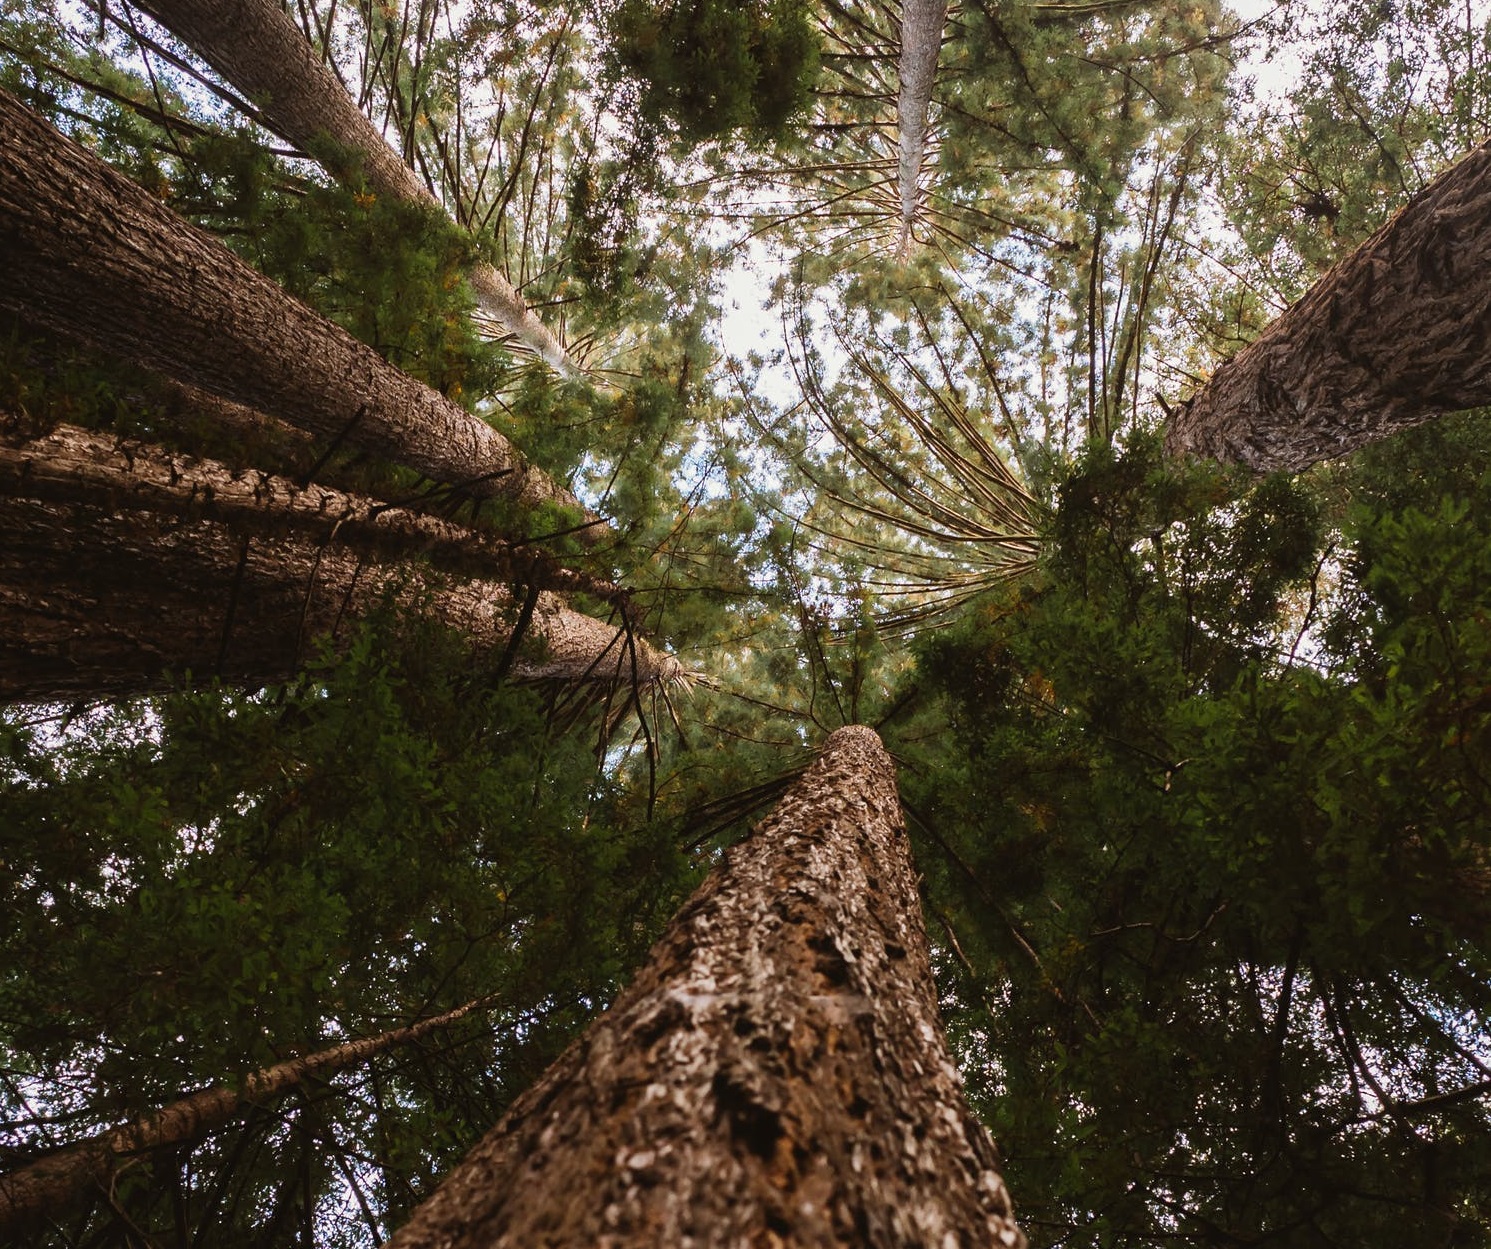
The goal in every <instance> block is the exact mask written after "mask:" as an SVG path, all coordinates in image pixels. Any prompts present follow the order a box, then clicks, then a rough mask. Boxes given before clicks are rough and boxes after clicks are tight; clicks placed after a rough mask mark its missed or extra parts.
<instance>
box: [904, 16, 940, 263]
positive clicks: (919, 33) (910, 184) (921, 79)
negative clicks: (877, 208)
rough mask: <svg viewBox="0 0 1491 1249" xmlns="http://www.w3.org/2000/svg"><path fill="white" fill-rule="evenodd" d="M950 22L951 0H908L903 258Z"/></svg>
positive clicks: (907, 248) (908, 244) (913, 217)
mask: <svg viewBox="0 0 1491 1249" xmlns="http://www.w3.org/2000/svg"><path fill="white" fill-rule="evenodd" d="M946 21H947V0H902V3H901V59H900V62H899V66H898V72H899V76H900V92H899V94H898V95H897V97H896V134H897V160H896V187H897V190H898V191H899V194H900V201H901V233H900V238H899V239H898V241H897V243H896V254H897V256H898V258H899V259H900V260H901V261H903V262H904V261H905V260H906V258H907V257H908V256H909V255H910V254H911V242H912V238H911V227H912V225H913V224H914V223H915V221H916V210H917V207H918V203H917V201H918V199H919V198H920V188H919V185H918V183H919V181H920V178H921V172H922V160H923V157H924V156H925V154H926V147H927V113H928V110H929V109H930V108H931V104H932V83H933V80H934V79H935V78H936V77H937V57H938V54H939V53H940V52H941V51H942V27H943V25H944V23H945V22H946Z"/></svg>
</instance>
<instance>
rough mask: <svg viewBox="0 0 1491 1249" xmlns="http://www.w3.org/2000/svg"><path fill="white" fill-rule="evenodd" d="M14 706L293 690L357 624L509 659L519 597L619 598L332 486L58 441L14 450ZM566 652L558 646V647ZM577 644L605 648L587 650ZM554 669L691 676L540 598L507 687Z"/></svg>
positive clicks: (66, 435)
mask: <svg viewBox="0 0 1491 1249" xmlns="http://www.w3.org/2000/svg"><path fill="white" fill-rule="evenodd" d="M0 527H3V532H4V533H5V535H6V541H5V542H4V543H3V544H0V638H3V643H0V700H4V701H56V700H70V699H76V698H95V697H109V696H116V697H120V696H130V695H135V694H144V693H150V692H152V691H156V690H161V689H165V688H168V687H170V686H171V685H172V684H174V683H175V682H176V681H178V680H180V679H181V678H183V677H185V676H186V675H187V674H191V675H192V676H194V677H196V678H199V679H201V678H211V677H214V676H217V677H221V678H222V679H223V680H225V681H227V682H229V683H232V684H244V685H263V684H268V683H271V682H275V681H282V680H286V679H288V678H289V677H291V676H293V675H294V674H295V672H297V671H298V670H299V669H300V667H301V666H302V664H303V663H304V662H305V660H306V659H307V658H308V657H310V656H312V655H314V653H315V650H316V644H317V642H318V640H320V639H324V638H329V639H331V640H332V641H333V643H334V642H335V640H336V639H337V638H338V636H344V635H345V633H346V632H347V630H348V627H349V625H350V623H351V622H352V621H354V620H356V619H358V618H360V617H364V616H367V615H369V614H370V613H373V612H376V611H378V610H379V609H380V608H383V607H384V606H386V605H388V604H389V603H393V604H394V605H396V606H398V607H399V608H400V609H401V610H410V611H419V610H423V611H429V612H432V613H434V614H436V615H437V616H438V617H439V618H440V619H441V620H442V621H444V622H445V623H447V624H449V625H451V626H452V627H454V628H456V629H458V630H460V631H461V632H463V633H464V634H466V635H467V637H468V638H469V639H470V641H471V644H472V646H473V648H474V651H475V652H476V654H477V655H478V656H485V657H486V658H487V659H489V660H492V661H494V662H495V661H500V660H504V659H505V658H507V657H508V650H509V643H510V641H511V640H512V635H513V629H514V624H515V622H516V621H517V619H518V617H519V605H518V603H517V602H516V601H515V599H514V595H513V593H512V591H511V590H510V589H509V588H508V587H507V585H505V584H503V583H501V582H498V581H492V580H473V581H462V580H455V579H453V578H450V577H442V576H441V575H439V574H438V573H437V572H436V571H435V570H434V569H432V568H431V567H430V566H429V564H430V563H434V564H437V565H440V566H443V567H445V568H447V569H455V570H458V571H462V572H469V571H471V570H473V569H479V570H481V571H484V572H485V574H486V576H487V577H491V576H492V575H493V572H494V570H498V569H500V570H501V571H502V572H503V574H504V575H505V576H509V577H512V578H513V579H514V580H518V581H523V582H525V583H526V584H529V585H542V584H544V583H545V579H547V580H548V582H549V583H550V584H557V585H560V586H566V587H572V588H576V589H585V590H590V591H606V590H611V589H612V587H608V586H606V585H604V584H601V583H595V582H593V581H590V580H589V579H587V578H584V577H583V576H582V575H581V574H577V573H573V572H568V571H567V570H564V569H559V568H556V567H554V566H553V565H552V564H550V563H548V562H547V561H546V560H545V559H544V557H542V556H541V555H538V554H536V553H532V552H530V551H528V550H527V549H526V548H519V549H516V550H514V549H513V548H510V547H508V546H507V545H506V544H503V543H500V542H498V541H496V540H495V539H491V538H489V537H488V536H486V535H482V534H478V533H474V532H472V531H470V530H466V529H463V528H461V527H459V526H455V525H451V524H448V523H446V522H443V521H439V520H436V519H434V518H431V517H427V516H418V515H414V514H410V513H401V512H399V511H398V510H397V509H391V508H388V507H387V506H386V505H382V504H376V503H373V502H371V501H369V500H366V499H360V498H357V497H356V496H351V495H346V494H343V493H342V492H340V491H335V490H329V489H326V488H323V487H317V486H312V487H305V488H302V487H299V486H296V485H295V484H294V483H292V482H288V481H286V480H284V479H283V478H275V477H271V476H269V475H267V474H263V473H259V472H254V471H241V470H240V471H234V470H230V469H228V468H226V467H225V466H223V465H221V464H216V463H214V462H213V461H210V460H201V459H196V458H193V457H188V456H179V455H173V454H170V453H167V452H164V451H162V450H160V449H159V448H154V447H149V446H145V445H141V444H136V443H128V442H119V441H117V440H112V439H110V438H108V437H106V436H102V435H98V434H92V433H89V432H88V431H83V430H74V429H68V428H66V427H63V428H61V429H59V430H57V431H54V432H53V433H52V434H51V435H49V436H48V437H46V438H42V439H35V440H31V441H29V442H25V443H19V442H16V441H15V440H13V439H12V440H10V441H9V442H8V443H0ZM551 642H552V645H551ZM582 643H583V644H584V645H588V646H589V647H590V650H589V651H588V652H587V651H584V650H583V649H582ZM556 657H557V658H559V659H564V660H567V661H569V663H570V666H571V669H578V671H575V672H574V674H573V677H572V679H574V680H584V681H587V682H593V683H596V684H598V685H601V686H609V685H612V684H616V685H630V684H631V683H632V681H633V679H634V675H635V680H636V681H637V682H639V683H641V684H648V683H651V682H655V681H664V680H675V679H677V677H678V675H679V672H680V666H679V664H678V661H677V660H676V659H673V658H672V657H671V656H668V655H665V654H663V653H661V652H659V651H657V650H656V649H655V648H654V647H652V646H650V645H649V644H648V643H647V642H646V641H645V640H643V639H641V638H635V637H633V638H630V639H628V637H627V636H626V633H625V631H624V630H623V629H621V628H618V627H616V626H612V625H606V624H603V623H602V622H600V621H598V620H595V619H593V618H591V617H588V616H584V615H581V614H580V613H578V612H575V611H573V610H571V609H570V608H569V607H568V606H566V605H565V603H564V601H563V600H562V599H561V598H559V597H558V596H557V595H556V594H554V593H553V592H551V591H548V590H545V591H543V592H542V593H540V594H539V595H538V598H537V602H536V604H535V609H534V611H533V613H532V619H531V621H530V622H529V624H528V626H527V628H526V630H525V631H524V635H523V638H522V639H520V646H519V648H518V650H517V652H516V654H515V655H514V656H512V657H511V663H512V667H511V670H510V672H511V675H512V676H514V677H517V678H525V677H526V678H529V679H543V678H548V677H551V676H553V675H555V674H554V673H551V672H550V670H549V669H550V666H551V664H552V663H553V662H555V660H556Z"/></svg>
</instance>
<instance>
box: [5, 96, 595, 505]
mask: <svg viewBox="0 0 1491 1249" xmlns="http://www.w3.org/2000/svg"><path fill="white" fill-rule="evenodd" d="M0 308H5V309H8V310H10V311H13V312H17V313H19V314H21V315H22V316H24V317H27V318H29V319H31V320H32V321H35V322H37V323H39V324H41V325H44V326H46V327H48V328H50V329H52V330H55V331H57V332H58V333H61V334H64V335H67V336H69V337H72V338H79V339H83V340H85V341H88V342H91V343H93V344H95V345H96V346H99V347H102V348H104V349H105V350H107V351H111V352H114V353H115V354H117V355H120V356H122V357H124V358H125V359H128V360H131V361H134V362H136V363H139V364H142V365H144V366H146V367H148V368H152V369H156V370H158V371H160V372H162V373H164V374H166V375H167V376H169V377H172V378H174V379H175V380H177V381H180V382H184V383H186V384H188V385H192V386H196V387H199V388H200V389H202V390H205V391H208V392H209V393H211V394H214V395H218V396H221V397H222V398H224V399H229V400H232V401H233V402H234V403H238V404H242V405H244V406H246V407H249V408H253V409H256V410H258V411H261V412H265V413H268V414H269V415H271V416H276V417H279V418H281V419H283V420H285V421H287V422H289V423H290V424H292V425H296V426H299V427H300V428H302V429H305V430H307V431H309V432H311V433H314V434H316V435H318V436H321V437H325V438H342V439H344V440H345V441H346V442H347V443H349V444H350V445H354V446H358V447H361V448H363V449H365V450H368V451H371V452H373V453H375V454H377V455H380V456H384V457H386V458H388V459H391V460H394V461H397V462H399V463H403V464H407V465H409V466H410V467H411V468H414V469H417V470H418V471H419V472H421V473H424V474H426V475H427V476H429V477H432V478H434V479H436V480H437V481H444V482H451V483H459V484H461V485H462V486H463V487H464V488H466V489H467V490H469V491H470V492H471V493H473V494H476V495H478V496H489V495H499V494H500V495H505V496H508V497H512V498H515V499H517V500H519V501H521V502H523V503H526V504H535V503H542V502H547V501H554V502H559V503H563V504H567V505H570V506H578V504H576V502H575V500H574V498H573V496H572V495H570V494H569V493H568V492H567V491H564V490H562V489H560V488H559V487H558V486H556V485H555V484H554V483H553V482H552V481H550V480H549V479H548V477H546V476H545V475H544V474H543V473H542V472H541V471H540V470H538V469H535V468H532V467H529V466H527V465H525V464H524V463H523V461H522V459H521V457H520V456H519V455H518V453H517V451H516V450H515V449H514V448H513V446H512V445H511V444H510V443H509V442H508V441H507V439H505V438H504V437H503V436H502V435H501V434H499V433H498V432H497V431H496V430H494V429H493V428H492V427H491V426H489V425H487V424H485V423H484V422H483V421H480V420H478V419H477V418H476V417H474V416H472V415H471V414H470V413H469V412H467V411H465V410H464V409H463V408H461V407H459V406H458V405H456V404H454V403H452V402H451V401H450V400H448V399H446V398H445V397H444V396H443V395H440V394H438V393H436V392H435V391H433V390H431V389H430V388H429V387H428V386H424V385H421V384H420V383H419V382H416V381H415V380H414V379H413V378H411V377H409V376H407V375H406V374H404V373H401V372H400V371H399V370H398V369H396V368H394V367H393V366H392V365H391V364H389V363H387V362H386V361H385V360H383V359H382V357H380V356H379V355H378V353H377V352H375V351H374V350H373V349H372V348H371V347H368V346H367V345H366V344H364V343H360V342H358V341H357V339H355V338H353V337H352V335H351V334H349V333H347V332H346V331H345V330H343V329H341V328H340V327H339V326H336V325H334V324H332V323H331V322H330V321H328V320H326V319H325V318H324V317H321V316H319V315H318V314H316V313H315V312H313V311H312V310H311V309H309V308H307V307H306V306H305V305H304V304H302V303H300V302H299V301H298V300H296V299H293V298H292V297H291V296H289V295H288V294H286V293H285V291H284V290H282V289H281V288H280V287H279V286H277V285H276V284H275V283H274V282H272V281H270V280H269V279H268V278H266V277H264V276H263V275H262V274H260V273H258V272H256V271H255V270H254V269H252V268H251V267H250V266H248V265H247V264H245V263H244V262H243V261H241V260H239V259H238V257H236V256H234V255H233V253H232V252H230V251H229V250H228V249H227V248H226V247H224V246H223V245H222V244H221V243H219V242H218V241H217V240H216V239H213V238H212V237H211V236H209V235H207V234H205V233H203V232H202V231H200V230H197V229H195V228H193V227H192V226H190V225H188V224H187V223H186V222H184V221H182V220H181V219H180V218H179V217H177V216H176V215H175V214H174V213H172V212H171V211H170V210H169V209H167V208H166V207H164V206H163V205H162V204H161V203H160V202H159V201H158V200H156V199H155V197H154V196H152V195H150V194H149V193H148V192H147V191H145V190H144V189H143V188H142V187H140V186H138V185H136V184H135V183H133V182H131V181H130V180H129V179H127V178H125V177H123V176H122V175H120V174H118V173H115V172H114V171H113V170H112V169H110V168H109V167H108V166H107V165H105V164H104V163H103V162H102V161H100V160H99V159H98V158H97V157H95V156H93V155H92V154H91V153H89V152H88V151H86V150H85V149H84V148H82V147H80V146H79V145H78V144H76V143H74V142H72V141H71V140H69V139H67V138H64V137H63V136H62V135H60V134H58V133H57V131H56V130H54V129H53V128H52V127H51V126H49V125H47V124H46V122H44V121H42V120H41V119H40V118H39V117H37V116H35V115H34V114H33V113H31V112H30V111H29V110H28V109H26V108H25V107H24V106H23V105H21V104H20V103H19V102H18V101H17V100H15V99H14V98H13V97H11V96H9V95H7V94H5V93H4V92H0ZM595 528H596V529H598V528H599V527H595Z"/></svg>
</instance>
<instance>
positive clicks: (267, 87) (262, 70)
mask: <svg viewBox="0 0 1491 1249" xmlns="http://www.w3.org/2000/svg"><path fill="white" fill-rule="evenodd" d="M140 7H141V8H142V9H144V10H145V12H147V13H149V14H150V15H151V17H153V18H155V19H156V21H158V22H160V23H161V25H163V26H165V27H166V28H167V29H169V30H170V31H171V32H172V33H173V34H175V35H176V36H177V37H178V38H180V39H181V40H182V42H184V43H186V44H187V45H188V46H189V47H191V48H192V49H193V50H194V51H196V52H197V53H198V54H199V55H201V57H202V58H203V59H204V60H205V61H206V62H207V63H208V64H209V65H211V66H212V68H213V69H215V70H216V71H217V72H218V73H219V74H221V75H222V76H223V77H224V78H225V79H227V81H228V82H229V83H231V84H232V85H233V86H234V87H236V88H237V89H238V90H239V91H241V92H242V93H243V94H244V95H246V96H248V97H249V99H250V100H251V101H252V102H253V103H254V104H255V105H256V106H258V108H259V110H260V113H261V114H262V115H263V117H264V119H265V120H266V121H267V122H268V123H269V124H270V125H271V126H273V127H274V128H275V130H277V131H278V132H279V133H280V134H281V135H282V136H283V137H284V138H286V139H288V140H289V141H290V142H291V143H293V144H294V145H295V146H296V147H298V148H299V149H300V150H301V151H303V152H307V153H309V154H311V155H314V156H316V157H317V158H319V159H320V160H321V161H322V163H323V164H325V165H326V166H327V168H328V169H330V170H331V172H332V173H333V175H335V176H336V177H345V176H347V174H348V173H349V172H351V169H350V168H349V156H350V158H351V161H352V162H355V163H356V169H357V171H358V172H360V173H361V174H362V176H363V177H364V178H365V179H366V180H367V184H368V186H369V187H370V188H371V189H372V190H373V191H374V192H375V193H377V194H379V195H383V196H386V197H388V198H390V199H400V200H407V201H410V202H412V203H420V204H432V205H435V206H436V207H438V203H437V201H436V200H435V197H434V196H432V195H431V194H430V192H429V190H428V189H427V188H426V187H425V186H424V184H423V183H422V182H420V180H419V179H418V178H417V177H415V175H414V171H413V170H412V169H410V168H409V166H408V165H406V164H405V163H404V162H403V161H402V160H400V159H399V158H398V156H397V155H396V154H395V153H394V152H393V151H392V149H390V148H389V146H388V144H387V143H386V142H385V141H384V139H383V136H382V135H381V134H379V133H378V131H377V130H376V129H375V128H374V126H373V124H372V122H370V121H369V120H368V119H367V118H366V117H365V116H364V115H363V113H362V111H361V110H360V109H359V108H358V107H357V105H356V104H355V103H354V102H353V100H352V98H351V97H350V96H348V94H347V93H346V91H344V90H343V89H342V85H341V83H339V82H338V81H337V80H336V77H335V76H334V75H333V74H332V72H331V71H330V70H329V69H328V68H327V67H326V65H325V64H324V63H323V62H322V60H321V58H320V57H319V56H318V55H317V54H316V51H315V49H314V48H312V47H311V45H310V43H309V42H308V41H307V40H306V38H305V36H304V35H303V34H302V33H301V32H300V30H299V29H298V28H297V27H296V25H295V23H294V22H293V21H292V20H291V19H290V17H289V15H288V14H287V13H286V12H285V11H284V10H283V9H282V8H280V6H279V5H278V4H277V3H275V2H274V0H142V2H141V4H140ZM328 140H329V142H328ZM470 278H471V285H472V288H473V289H474V290H475V292H476V295H477V298H478V299H479V300H480V301H481V305H482V310H483V311H484V312H486V313H487V315H488V316H490V317H491V318H492V319H493V320H494V321H496V322H497V323H498V324H499V325H501V326H502V328H503V330H504V332H506V333H507V334H510V335H512V336H513V337H514V338H516V339H517V340H518V341H519V342H520V343H522V344H523V345H524V346H526V347H527V348H528V349H529V350H531V351H533V352H534V353H535V354H537V355H538V356H539V357H541V358H542V359H543V360H544V361H545V362H546V363H547V364H548V365H549V366H550V367H552V368H554V369H557V370H558V371H559V372H561V373H564V374H566V375H573V374H574V373H575V367H574V365H573V364H572V363H571V361H570V358H569V356H568V355H567V354H566V353H565V350H564V347H563V346H562V345H561V344H560V342H559V340H558V338H556V337H555V336H554V334H553V332H552V331H551V330H550V329H549V328H548V327H547V326H545V325H544V324H543V322H541V321H540V320H539V319H538V317H536V316H535V315H534V314H533V312H532V310H531V309H529V308H528V306H527V305H526V304H524V302H523V299H522V296H520V295H519V294H518V292H517V290H515V289H514V287H513V285H512V283H511V282H509V281H508V280H507V279H506V278H505V277H503V276H502V274H501V273H499V272H498V271H497V270H496V269H495V268H493V267H492V266H491V265H490V264H486V263H479V264H477V265H476V266H474V267H473V268H472V270H471V274H470Z"/></svg>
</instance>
